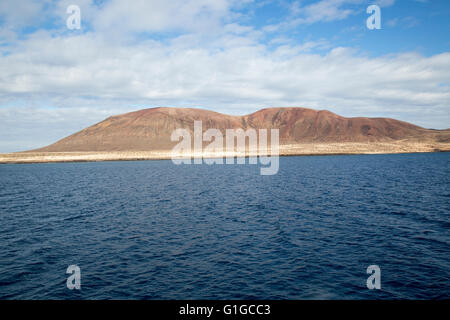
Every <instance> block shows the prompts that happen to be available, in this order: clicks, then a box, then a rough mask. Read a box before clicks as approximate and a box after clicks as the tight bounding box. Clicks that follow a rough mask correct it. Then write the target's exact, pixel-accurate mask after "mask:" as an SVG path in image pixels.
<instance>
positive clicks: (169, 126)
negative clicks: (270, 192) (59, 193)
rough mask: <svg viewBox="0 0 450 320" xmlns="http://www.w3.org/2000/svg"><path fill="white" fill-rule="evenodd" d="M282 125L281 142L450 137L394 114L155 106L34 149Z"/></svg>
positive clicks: (137, 147) (160, 142)
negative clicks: (197, 124)
mask: <svg viewBox="0 0 450 320" xmlns="http://www.w3.org/2000/svg"><path fill="white" fill-rule="evenodd" d="M195 120H201V121H202V124H203V131H205V130H207V129H209V128H216V129H219V130H221V131H222V132H223V133H225V129H236V128H242V129H247V128H254V129H270V128H277V129H279V130H280V144H281V145H283V144H285V145H287V144H301V143H336V142H360V143H367V142H390V141H402V140H405V141H409V142H421V143H433V142H443V143H447V142H450V130H430V129H424V128H421V127H418V126H415V125H413V124H410V123H407V122H403V121H398V120H394V119H388V118H362V117H361V118H346V117H341V116H339V115H336V114H334V113H332V112H329V111H316V110H312V109H306V108H269V109H262V110H259V111H257V112H255V113H252V114H249V115H245V116H231V115H225V114H221V113H217V112H213V111H208V110H202V109H188V108H151V109H144V110H139V111H135V112H130V113H125V114H122V115H117V116H112V117H109V118H107V119H105V120H104V121H102V122H99V123H97V124H95V125H93V126H90V127H88V128H86V129H83V130H81V131H79V132H77V133H75V134H73V135H71V136H68V137H66V138H64V139H62V140H59V141H58V142H56V143H54V144H52V145H49V146H47V147H44V148H41V149H37V150H33V151H34V152H75V151H82V152H87V151H152V150H170V149H172V148H173V146H174V145H175V144H176V143H175V142H171V141H170V136H171V134H172V132H173V131H174V130H175V129H177V128H185V129H188V130H189V131H191V132H192V131H193V123H194V121H195Z"/></svg>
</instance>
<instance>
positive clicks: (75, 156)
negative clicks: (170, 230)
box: [0, 141, 450, 164]
mask: <svg viewBox="0 0 450 320" xmlns="http://www.w3.org/2000/svg"><path fill="white" fill-rule="evenodd" d="M279 149H280V150H279V156H280V157H286V156H325V155H361V154H408V153H434V152H436V153H438V152H450V143H418V142H404V141H403V142H372V143H351V142H345V143H342V142H341V143H327V144H323V143H322V144H321V143H316V144H313V143H305V144H295V145H280V146H279ZM227 156H228V157H233V158H241V157H257V156H261V154H259V153H258V152H249V151H248V150H247V151H246V152H232V153H227V152H213V153H212V152H209V153H206V152H201V153H196V154H195V153H193V152H190V153H181V154H177V156H176V157H174V159H189V158H191V159H193V158H198V157H202V158H226V157H227ZM263 156H264V155H263ZM269 156H270V152H269ZM171 159H172V151H171V150H155V151H86V152H83V151H71V152H30V151H27V152H15V153H3V154H0V164H26V163H66V162H101V161H143V160H171Z"/></svg>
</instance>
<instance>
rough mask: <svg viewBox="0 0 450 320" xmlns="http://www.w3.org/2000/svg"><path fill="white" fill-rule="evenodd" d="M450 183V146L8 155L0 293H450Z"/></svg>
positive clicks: (0, 211) (2, 183) (2, 173)
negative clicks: (292, 152)
mask: <svg viewBox="0 0 450 320" xmlns="http://www.w3.org/2000/svg"><path fill="white" fill-rule="evenodd" d="M449 187H450V153H434V154H403V155H353V156H313V157H283V158H281V159H280V170H279V172H278V174H276V175H274V176H261V175H260V174H259V166H257V165H212V166H209V165H206V164H205V165H181V166H176V165H174V164H172V162H171V161H133V162H97V163H61V164H16V165H0V244H1V246H0V298H1V299H445V298H447V299H448V298H450V246H449V244H450V188H449ZM73 264H75V265H78V266H79V267H80V269H81V290H69V289H67V288H66V280H67V277H68V276H69V275H67V274H66V269H67V267H68V266H69V265H73ZM369 265H378V266H379V267H380V269H381V289H380V290H369V289H367V287H366V280H367V278H368V277H369V275H368V274H367V273H366V269H367V267H368V266H369Z"/></svg>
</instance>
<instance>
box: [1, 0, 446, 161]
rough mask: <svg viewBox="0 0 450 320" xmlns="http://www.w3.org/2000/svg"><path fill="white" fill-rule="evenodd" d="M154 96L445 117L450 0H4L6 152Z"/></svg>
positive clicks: (199, 103)
mask: <svg viewBox="0 0 450 320" xmlns="http://www.w3.org/2000/svg"><path fill="white" fill-rule="evenodd" d="M373 4H375V5H378V6H379V8H380V17H381V19H380V21H381V24H380V26H381V28H380V29H369V28H368V27H367V24H366V21H367V19H368V18H369V17H370V16H371V15H372V13H373V12H369V13H367V8H368V7H369V6H370V5H373ZM70 5H76V6H78V7H79V8H80V28H79V29H73V28H72V29H69V28H68V26H67V20H68V19H69V20H70V21H72V20H71V15H72V14H73V12H72V11H70V12H69V13H67V8H68V7H69V6H70ZM158 106H169V107H195V108H203V109H208V110H214V111H218V112H222V113H227V114H235V115H243V114H248V113H251V112H254V111H257V110H259V109H261V108H267V107H289V106H298V107H307V108H313V109H319V110H324V109H325V110H330V111H332V112H334V113H337V114H339V115H342V116H347V117H356V116H367V117H390V118H396V119H399V120H404V121H408V122H412V123H414V124H417V125H420V126H423V127H426V128H435V129H444V128H449V127H450V1H448V0H371V1H367V0H317V1H310V0H299V1H288V0H273V1H268V0H170V1H167V0H160V1H159V0H134V1H119V0H104V1H102V0H96V1H92V0H80V1H77V0H69V1H64V0H63V1H51V0H40V1H34V0H0V137H1V138H0V152H14V151H21V150H28V149H33V148H38V147H42V146H45V145H48V144H50V143H53V142H55V141H56V140H59V139H61V138H63V137H65V136H67V135H69V134H72V133H74V132H76V131H79V130H81V129H83V128H85V127H87V126H90V125H92V124H94V123H97V122H99V121H101V120H103V119H105V118H107V117H109V116H111V115H116V114H121V113H125V112H129V111H134V110H139V109H144V108H151V107H158Z"/></svg>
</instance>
